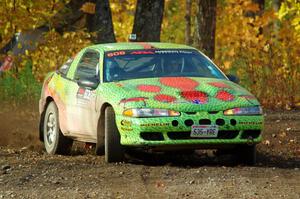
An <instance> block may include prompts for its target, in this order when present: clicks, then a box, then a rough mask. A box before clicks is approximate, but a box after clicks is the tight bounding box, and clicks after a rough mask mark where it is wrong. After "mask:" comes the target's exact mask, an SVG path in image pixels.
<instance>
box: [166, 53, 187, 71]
mask: <svg viewBox="0 0 300 199" xmlns="http://www.w3.org/2000/svg"><path fill="white" fill-rule="evenodd" d="M182 70H183V60H182V58H180V57H174V56H172V57H168V58H167V59H165V63H164V72H166V73H181V72H182Z"/></svg>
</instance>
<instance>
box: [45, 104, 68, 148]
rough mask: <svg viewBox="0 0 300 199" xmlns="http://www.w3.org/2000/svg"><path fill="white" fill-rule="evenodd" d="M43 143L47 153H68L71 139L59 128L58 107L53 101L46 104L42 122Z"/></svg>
mask: <svg viewBox="0 0 300 199" xmlns="http://www.w3.org/2000/svg"><path fill="white" fill-rule="evenodd" d="M43 128H44V129H43V130H44V131H43V133H44V145H45V149H46V151H47V153H49V154H69V153H70V151H71V148H72V144H73V140H72V139H70V138H67V137H65V136H64V135H63V134H62V132H61V131H60V128H59V119H58V109H57V106H56V105H55V103H54V102H50V103H49V104H48V106H47V109H46V112H45V116H44V124H43Z"/></svg>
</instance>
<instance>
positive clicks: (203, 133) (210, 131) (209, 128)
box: [191, 125, 218, 138]
mask: <svg viewBox="0 0 300 199" xmlns="http://www.w3.org/2000/svg"><path fill="white" fill-rule="evenodd" d="M217 136H218V126H217V125H194V126H192V132H191V137H196V138H215V137H217Z"/></svg>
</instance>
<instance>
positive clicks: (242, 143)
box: [39, 42, 263, 164]
mask: <svg viewBox="0 0 300 199" xmlns="http://www.w3.org/2000/svg"><path fill="white" fill-rule="evenodd" d="M236 79H237V78H234V76H226V75H224V73H223V72H222V71H221V70H220V69H218V67H217V66H216V65H215V64H214V63H213V62H212V61H211V60H210V59H209V58H207V57H206V56H205V55H203V54H202V53H201V52H199V51H198V50H197V49H195V48H192V47H189V46H186V45H178V44H170V43H138V42H133V43H111V44H99V45H94V46H89V47H86V48H84V49H83V50H81V51H80V52H79V53H78V54H77V55H76V57H75V58H74V59H70V60H68V61H67V62H66V63H65V64H64V65H63V66H62V67H61V68H60V69H58V70H57V71H55V72H52V73H50V74H48V75H47V77H46V79H45V82H44V84H43V89H42V94H41V99H40V103H39V110H40V115H41V119H40V139H41V141H43V142H44V145H45V148H46V151H47V152H48V153H50V154H66V153H69V152H70V150H71V147H72V143H73V140H77V141H82V142H86V143H95V145H96V147H95V148H96V153H97V154H105V160H106V161H107V162H118V161H122V160H123V158H124V153H125V149H126V148H130V147H131V148H132V147H135V148H143V149H151V150H153V151H170V150H175V151H186V150H189V151H191V150H195V149H218V150H220V151H230V152H232V153H235V154H236V155H238V157H240V159H241V160H243V161H244V162H245V163H249V164H253V163H255V159H256V147H255V146H256V144H258V143H259V142H261V139H262V138H261V132H262V128H263V115H262V109H261V107H260V104H259V102H258V101H257V99H256V98H255V97H254V96H253V95H252V94H251V93H249V92H248V91H247V90H245V89H244V88H242V87H241V86H239V85H238V84H236V83H234V81H235V80H236Z"/></svg>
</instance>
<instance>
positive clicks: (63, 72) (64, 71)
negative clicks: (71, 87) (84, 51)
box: [58, 58, 73, 77]
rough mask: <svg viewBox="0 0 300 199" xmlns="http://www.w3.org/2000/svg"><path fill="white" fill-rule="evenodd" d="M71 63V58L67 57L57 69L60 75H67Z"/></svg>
mask: <svg viewBox="0 0 300 199" xmlns="http://www.w3.org/2000/svg"><path fill="white" fill-rule="evenodd" d="M72 63H73V59H72V58H69V59H68V60H67V61H66V62H65V63H64V64H63V65H62V66H61V67H60V68H59V69H58V72H59V73H60V74H61V75H62V76H64V77H65V76H67V73H68V71H69V69H70V66H71V64H72Z"/></svg>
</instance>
